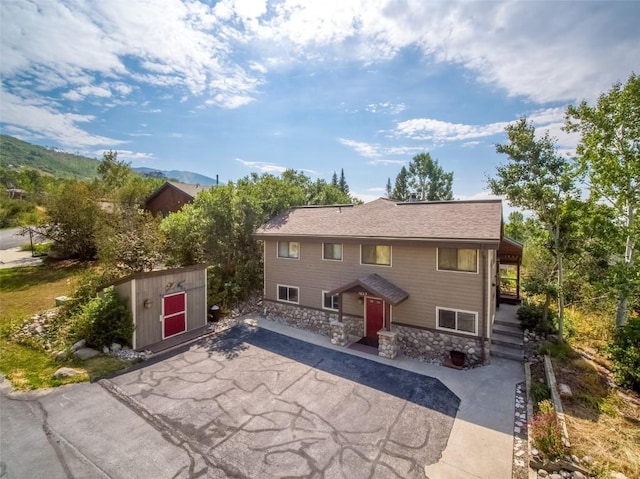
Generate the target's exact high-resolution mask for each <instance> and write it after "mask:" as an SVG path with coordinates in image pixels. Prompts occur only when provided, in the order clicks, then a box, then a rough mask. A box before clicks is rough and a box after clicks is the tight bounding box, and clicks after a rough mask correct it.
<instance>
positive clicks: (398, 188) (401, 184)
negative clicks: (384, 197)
mask: <svg viewBox="0 0 640 479" xmlns="http://www.w3.org/2000/svg"><path fill="white" fill-rule="evenodd" d="M409 195H410V193H409V173H408V172H407V168H406V167H405V166H403V167H402V168H401V169H400V173H398V176H396V184H395V186H394V188H393V194H392V195H391V197H392V198H393V199H394V200H396V201H407V200H409Z"/></svg>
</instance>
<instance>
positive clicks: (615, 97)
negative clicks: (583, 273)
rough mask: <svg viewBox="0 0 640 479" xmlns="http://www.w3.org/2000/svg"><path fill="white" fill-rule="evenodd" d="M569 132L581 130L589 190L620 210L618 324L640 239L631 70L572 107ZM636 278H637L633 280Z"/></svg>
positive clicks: (638, 81) (639, 154)
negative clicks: (621, 246)
mask: <svg viewBox="0 0 640 479" xmlns="http://www.w3.org/2000/svg"><path fill="white" fill-rule="evenodd" d="M565 128H566V130H567V131H571V132H580V134H581V135H582V137H581V140H580V143H579V144H578V148H577V154H578V159H579V161H580V164H581V167H582V168H583V171H584V172H585V173H586V175H587V178H588V182H589V188H590V191H591V194H592V195H593V196H594V197H595V198H597V199H599V200H605V201H606V202H607V203H608V204H609V205H610V206H611V207H612V208H613V209H614V211H615V212H616V222H615V226H616V231H615V234H616V235H617V236H618V237H621V238H624V250H623V251H620V253H623V254H620V256H619V257H618V258H616V259H617V263H618V268H617V270H618V272H619V275H618V281H617V283H616V285H617V288H618V306H617V309H616V326H617V327H621V326H623V325H624V324H625V321H626V316H627V309H628V304H629V297H630V295H631V294H632V292H633V289H632V288H633V287H634V286H636V287H637V284H638V283H637V282H638V280H637V274H638V273H637V269H638V268H637V265H636V259H637V251H636V241H637V238H638V237H639V236H640V223H639V222H638V220H637V216H638V210H639V208H640V77H639V76H637V75H636V74H632V75H631V76H630V77H629V79H628V80H627V82H626V83H625V84H624V85H622V84H621V83H616V84H615V85H614V86H613V87H612V88H611V90H609V91H608V92H607V93H604V94H602V95H600V97H599V98H598V102H597V104H596V105H595V106H590V105H589V104H588V103H587V102H586V101H583V102H582V103H580V104H579V105H578V106H573V105H571V106H569V108H568V109H567V114H566V123H565ZM634 276H635V277H636V279H635V280H634Z"/></svg>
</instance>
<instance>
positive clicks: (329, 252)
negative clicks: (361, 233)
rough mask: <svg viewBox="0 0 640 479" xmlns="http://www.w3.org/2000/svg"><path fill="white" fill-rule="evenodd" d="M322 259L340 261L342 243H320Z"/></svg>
mask: <svg viewBox="0 0 640 479" xmlns="http://www.w3.org/2000/svg"><path fill="white" fill-rule="evenodd" d="M322 259H330V260H334V261H342V244H341V243H322Z"/></svg>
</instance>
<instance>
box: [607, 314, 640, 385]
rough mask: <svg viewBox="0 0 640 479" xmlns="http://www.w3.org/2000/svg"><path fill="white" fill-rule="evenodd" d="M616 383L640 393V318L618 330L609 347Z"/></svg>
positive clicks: (630, 321)
mask: <svg viewBox="0 0 640 479" xmlns="http://www.w3.org/2000/svg"><path fill="white" fill-rule="evenodd" d="M609 356H610V358H611V360H612V361H613V372H614V375H615V378H616V381H617V382H618V383H619V384H620V385H622V386H625V387H628V388H629V389H633V390H635V391H638V392H640V318H632V319H630V320H629V322H627V324H625V325H624V326H622V327H621V328H618V329H617V330H616V331H615V333H614V337H613V342H612V343H611V344H610V345H609Z"/></svg>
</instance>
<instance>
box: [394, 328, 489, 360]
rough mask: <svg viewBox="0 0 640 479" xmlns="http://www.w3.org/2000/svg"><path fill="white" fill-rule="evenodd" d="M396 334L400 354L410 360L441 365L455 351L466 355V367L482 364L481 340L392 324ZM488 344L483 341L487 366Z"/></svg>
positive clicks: (486, 341)
mask: <svg viewBox="0 0 640 479" xmlns="http://www.w3.org/2000/svg"><path fill="white" fill-rule="evenodd" d="M391 330H392V331H395V332H397V333H398V337H397V340H398V343H399V344H400V348H401V349H402V352H403V353H404V354H405V355H407V356H409V357H412V358H416V359H422V360H424V361H431V362H438V363H441V362H442V361H443V360H445V359H446V358H447V357H448V356H449V351H451V350H453V349H455V350H456V351H462V352H463V353H465V354H466V355H467V359H466V364H465V365H466V366H474V365H480V364H482V349H481V348H482V340H481V339H480V338H474V337H464V336H453V335H450V334H446V333H442V332H439V331H429V330H425V329H417V328H411V327H407V326H398V325H394V324H392V326H391ZM489 347H490V342H489V341H488V340H486V339H485V362H484V364H489V357H490V356H489Z"/></svg>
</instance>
